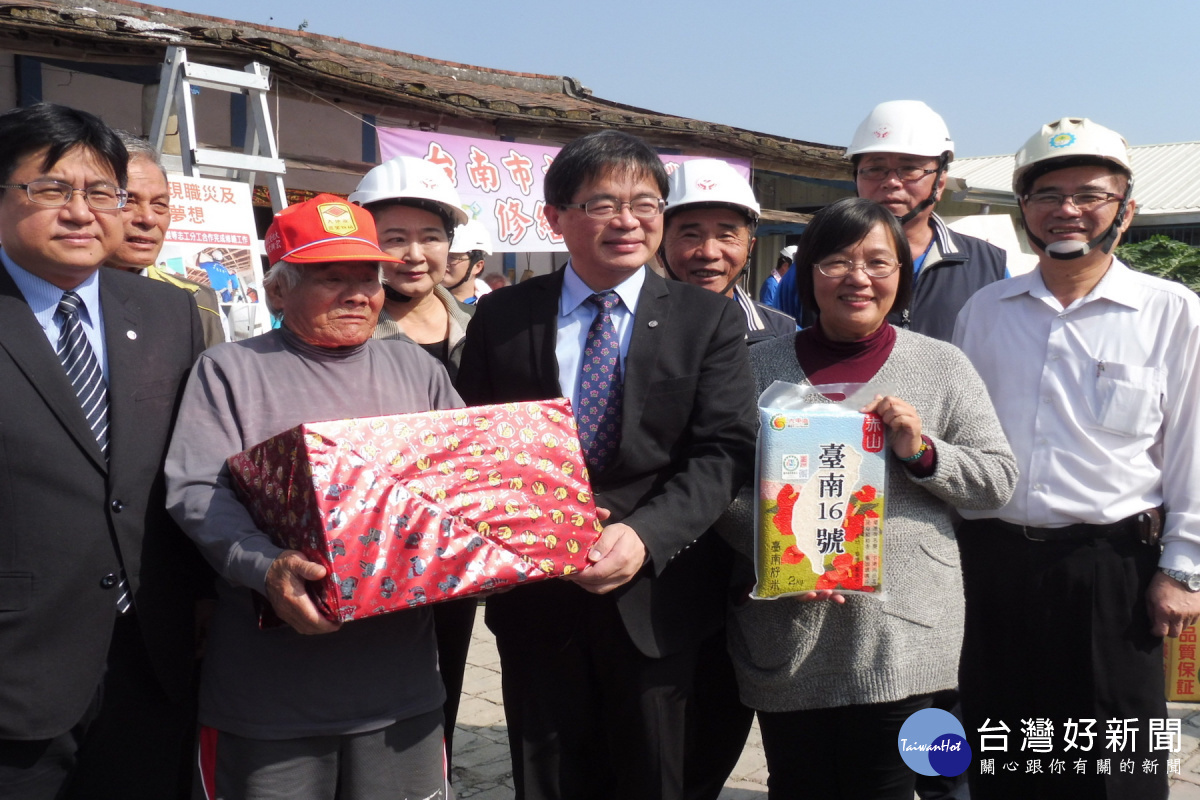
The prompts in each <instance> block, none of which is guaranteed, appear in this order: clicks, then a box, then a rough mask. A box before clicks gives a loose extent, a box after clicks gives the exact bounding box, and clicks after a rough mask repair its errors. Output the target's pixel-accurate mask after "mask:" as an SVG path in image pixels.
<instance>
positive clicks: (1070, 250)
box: [1021, 179, 1133, 261]
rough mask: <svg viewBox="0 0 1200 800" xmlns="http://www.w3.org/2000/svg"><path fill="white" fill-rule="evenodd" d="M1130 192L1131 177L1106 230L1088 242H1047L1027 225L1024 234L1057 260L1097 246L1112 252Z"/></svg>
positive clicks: (1076, 255)
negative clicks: (1114, 216)
mask: <svg viewBox="0 0 1200 800" xmlns="http://www.w3.org/2000/svg"><path fill="white" fill-rule="evenodd" d="M1131 194H1133V180H1132V179H1131V180H1130V181H1129V184H1128V186H1127V187H1126V188H1125V196H1124V197H1123V198H1121V206H1120V207H1119V208H1118V209H1117V216H1116V218H1115V219H1114V220H1113V221H1112V224H1111V225H1109V226H1108V230H1106V231H1105V232H1104V233H1102V234H1100V235H1099V236H1097V237H1096V238H1095V239H1092V240H1091V241H1089V242H1079V241H1074V240H1067V241H1062V242H1051V243H1049V244H1047V243H1046V242H1044V241H1042V240H1041V239H1039V238H1038V237H1036V236H1034V235H1033V232H1032V231H1030V230H1029V225H1025V236H1026V238H1028V239H1029V241H1030V243H1031V244H1033V245H1034V246H1035V247H1037V248H1038V249H1039V250H1042V251H1043V252H1044V253H1045V254H1046V255H1048V256H1050V257H1051V258H1054V259H1058V260H1059V261H1071V260H1073V259H1076V258H1083V257H1084V256H1086V255H1087V254H1088V253H1090V252H1092V251H1093V250H1095V249H1096V248H1097V247H1099V248H1100V251H1101V252H1103V253H1110V252H1112V249H1113V245H1114V244H1116V242H1117V237H1118V236H1120V235H1121V223H1122V221H1124V219H1125V209H1126V208H1127V207H1128V205H1129V196H1130V195H1131ZM1021 221H1022V222H1025V210H1024V209H1021Z"/></svg>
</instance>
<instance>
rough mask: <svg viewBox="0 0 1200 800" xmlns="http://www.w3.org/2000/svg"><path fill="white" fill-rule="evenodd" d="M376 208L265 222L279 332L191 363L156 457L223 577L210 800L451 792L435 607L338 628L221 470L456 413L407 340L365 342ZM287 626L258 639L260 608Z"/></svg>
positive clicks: (296, 210) (208, 751)
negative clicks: (258, 599)
mask: <svg viewBox="0 0 1200 800" xmlns="http://www.w3.org/2000/svg"><path fill="white" fill-rule="evenodd" d="M377 241H378V240H377V236H376V230H375V224H374V222H373V220H372V219H371V215H370V213H368V212H367V211H364V210H363V209H361V208H359V207H358V206H355V205H351V204H350V203H347V202H346V201H345V200H342V199H341V198H339V197H335V196H333V195H319V196H318V197H315V198H313V199H312V200H309V201H308V202H306V203H303V204H301V205H297V206H292V207H290V208H287V209H285V210H284V211H281V212H280V213H279V214H277V215H276V217H275V220H274V222H273V223H272V224H271V227H270V229H269V230H268V231H267V237H266V246H267V255H268V257H269V259H270V261H271V262H272V264H273V266H272V267H271V270H270V272H268V274H267V276H266V280H265V282H264V283H265V286H266V290H267V295H268V299H269V301H270V304H271V307H272V309H273V310H274V311H275V312H276V313H278V314H281V315H282V318H283V324H282V327H281V328H280V329H278V330H274V331H271V332H270V333H267V334H264V335H262V336H258V337H255V338H253V339H247V340H245V341H241V342H236V343H230V344H224V345H219V346H217V347H214V348H211V349H210V350H208V351H207V352H206V353H205V354H204V355H203V356H202V357H201V359H200V361H199V362H198V363H197V365H196V368H195V371H194V373H193V374H192V377H191V380H190V381H189V383H188V386H187V389H186V391H185V394H184V399H183V405H182V408H181V410H180V419H181V423H180V425H179V426H178V427H177V428H176V433H175V437H174V439H173V441H172V444H171V449H170V452H169V455H168V459H167V466H166V472H167V481H168V506H169V508H170V511H171V513H172V515H173V516H174V517H175V519H176V520H178V522H179V524H180V525H181V526H182V527H183V528H184V530H185V532H186V533H187V534H188V536H190V537H191V538H192V539H193V540H194V541H195V542H196V544H197V545H198V546H199V548H200V550H201V552H203V553H204V555H205V556H206V557H207V558H208V560H209V562H210V563H211V564H212V565H213V567H214V568H215V569H216V570H217V572H218V574H219V575H220V576H221V578H222V580H219V581H218V589H217V591H218V603H217V611H216V615H215V619H214V621H213V626H212V632H211V635H210V638H209V642H208V650H207V656H206V659H205V664H204V672H203V675H202V678H201V698H200V721H201V724H202V726H203V728H202V731H201V737H200V738H201V744H200V764H201V781H202V784H203V788H204V791H205V796H206V797H209V798H217V797H222V798H239V800H240V799H242V798H248V799H255V800H257V799H258V798H283V797H288V798H313V800H317V799H318V798H322V799H327V800H333V798H334V797H335V796H336V797H338V798H341V800H374V798H389V799H390V798H397V797H414V798H415V797H420V798H445V797H447V796H448V793H449V788H448V785H447V780H446V775H445V770H444V766H443V763H444V762H443V752H442V750H443V748H442V701H443V700H444V697H445V692H444V690H443V688H442V682H441V680H440V679H439V677H438V669H437V642H436V640H435V636H434V633H433V617H432V612H431V611H430V610H429V609H426V608H416V609H411V610H407V611H405V612H404V613H400V614H389V615H385V616H380V617H372V618H369V619H363V620H358V621H355V622H354V623H353V624H350V625H346V626H344V627H342V626H340V625H339V624H338V623H334V622H331V621H329V620H328V619H326V618H325V617H323V616H322V615H321V614H320V613H319V612H318V610H317V608H316V607H315V606H314V604H313V602H312V600H311V599H310V598H309V596H308V594H307V593H306V592H305V582H306V581H311V580H319V579H320V578H322V577H323V576H324V574H325V568H324V567H323V566H321V565H319V564H317V563H314V562H312V561H309V560H308V559H307V558H305V557H304V556H303V555H302V554H300V553H299V552H296V551H294V550H285V549H282V548H280V547H278V546H276V545H275V544H273V543H272V541H271V540H270V538H269V537H268V536H267V535H266V534H265V533H263V532H262V531H261V530H259V529H258V528H257V527H256V526H255V525H254V522H253V521H252V519H251V517H250V514H249V512H248V511H247V510H246V508H245V507H244V506H243V505H242V504H241V503H240V502H239V501H238V499H237V497H236V496H235V495H234V493H233V489H232V485H231V482H230V475H229V470H228V467H227V466H226V464H225V462H226V459H227V458H229V456H232V455H234V454H236V453H238V452H241V451H242V450H244V449H246V448H247V447H249V446H251V445H254V444H257V443H258V442H261V441H263V440H264V439H267V438H269V437H271V436H273V435H275V434H278V433H281V432H283V431H285V430H287V429H288V428H291V427H293V426H295V425H297V424H300V423H304V422H314V421H317V420H329V419H343V418H348V417H366V416H377V415H385V414H402V413H408V412H417V411H427V410H430V409H438V408H452V407H457V406H460V405H461V404H462V403H461V401H460V400H459V397H458V395H457V394H456V393H455V391H454V389H453V388H452V387H451V385H450V379H449V377H448V376H447V375H446V371H445V370H444V369H443V368H442V367H441V365H440V364H438V363H437V362H436V361H434V360H433V359H430V358H427V357H425V355H424V354H423V353H422V352H421V350H420V348H419V347H418V346H417V345H415V344H412V343H410V342H402V341H396V340H390V341H385V340H377V339H372V338H371V333H372V332H373V331H374V329H375V323H376V320H377V318H378V316H379V309H380V307H381V306H382V305H383V287H382V285H381V284H380V264H381V262H396V261H398V260H399V259H397V258H395V257H393V256H389V255H387V254H385V253H384V252H383V251H381V250H380V249H379V246H378V243H377ZM256 593H257V594H258V595H262V596H264V597H265V598H266V600H267V602H269V604H270V605H271V607H272V609H274V611H275V612H276V614H278V616H279V617H280V618H281V619H282V620H283V621H284V622H285V623H286V627H283V628H280V629H273V630H260V629H259V626H258V614H257V613H256V610H255V602H254V595H255V594H256Z"/></svg>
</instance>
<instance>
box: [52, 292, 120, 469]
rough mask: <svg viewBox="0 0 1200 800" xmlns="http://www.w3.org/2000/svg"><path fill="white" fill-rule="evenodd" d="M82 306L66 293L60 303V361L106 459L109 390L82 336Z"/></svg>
mask: <svg viewBox="0 0 1200 800" xmlns="http://www.w3.org/2000/svg"><path fill="white" fill-rule="evenodd" d="M81 305H83V301H82V300H80V299H79V295H77V294H75V293H74V292H64V293H63V296H62V300H60V301H59V302H58V315H59V318H60V320H61V326H62V327H61V328H60V330H59V334H58V358H59V360H60V361H62V365H63V369H65V370H66V371H67V379H68V380H69V381H71V385H72V386H74V387H75V394H77V395H78V396H79V405H80V406H82V407H83V415H84V416H85V417H87V421H88V425H89V426H90V427H91V429H92V434H93V435H94V436H95V437H96V442H97V443H99V445H100V450H101V452H103V453H104V454H105V455H106V456H107V455H108V386H107V385H106V383H105V381H104V373H103V372H102V371H101V370H100V362H99V360H97V358H96V354H95V353H94V352H93V351H92V346H91V345H90V344H88V340H87V335H86V334H85V333H84V332H83V323H82V322H80V321H79V307H80V306H81Z"/></svg>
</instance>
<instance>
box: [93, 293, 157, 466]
mask: <svg viewBox="0 0 1200 800" xmlns="http://www.w3.org/2000/svg"><path fill="white" fill-rule="evenodd" d="M104 277H105V274H104V273H103V272H101V280H100V305H101V306H102V307H103V308H104V343H105V347H106V348H107V350H108V385H109V386H110V387H112V386H117V387H119V388H120V389H121V390H122V391H117V392H114V391H111V390H110V391H109V393H108V429H109V437H108V461H109V463H110V464H114V463H117V459H118V458H119V457H120V455H121V452H122V445H128V444H129V443H131V442H133V441H135V440H136V438H137V437H135V436H129V435H128V434H129V433H130V432H131V431H135V430H137V425H138V420H137V419H136V414H135V411H136V409H135V405H136V404H135V403H134V397H133V392H134V391H135V389H136V387H137V385H138V377H139V375H142V374H144V370H145V367H146V365H145V364H144V363H142V353H144V348H142V346H141V341H140V337H141V336H143V335H147V334H145V332H144V331H142V330H141V326H140V322H141V318H140V315H139V314H138V313H137V308H136V306H135V305H134V303H132V302H131V301H130V299H129V297H128V295H127V294H126V293H125V291H124V290H123V289H122V287H121V286H120V284H119V283H117V281H107V280H104Z"/></svg>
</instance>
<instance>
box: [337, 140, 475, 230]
mask: <svg viewBox="0 0 1200 800" xmlns="http://www.w3.org/2000/svg"><path fill="white" fill-rule="evenodd" d="M384 200H413V201H418V202H417V205H421V204H423V203H428V204H431V205H432V206H433V207H435V208H440V209H441V210H442V211H443V212H444V213H445V215H446V216H447V217H448V218H449V219H450V220H451V221H452V222H453V223H454V224H455V225H463V224H465V223H466V221H467V212H466V211H464V210H463V207H462V199H461V198H460V197H459V196H458V190H457V189H455V188H454V184H452V183H451V182H450V176H449V175H447V174H446V170H444V169H442V168H441V167H439V166H438V165H437V164H434V163H432V162H430V161H426V160H425V159H423V158H414V157H413V156H396V157H395V158H393V159H389V160H388V161H385V162H383V163H382V164H380V165H379V166H377V167H375V168H374V169H372V170H371V171H370V172H368V173H367V174H366V175H364V176H363V179H362V180H361V181H359V182H358V188H356V189H355V190H354V191H353V192H351V193H350V202H351V203H357V204H358V205H360V206H367V205H370V204H371V203H378V202H381V201H384Z"/></svg>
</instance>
